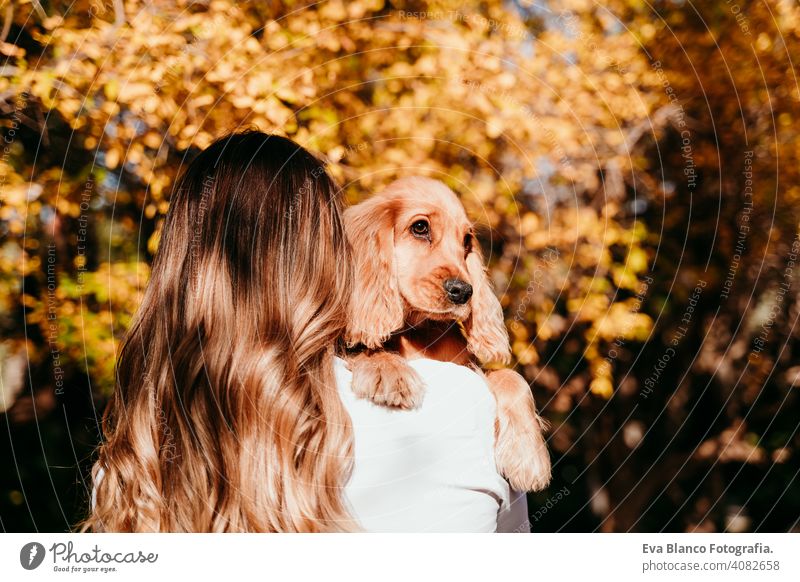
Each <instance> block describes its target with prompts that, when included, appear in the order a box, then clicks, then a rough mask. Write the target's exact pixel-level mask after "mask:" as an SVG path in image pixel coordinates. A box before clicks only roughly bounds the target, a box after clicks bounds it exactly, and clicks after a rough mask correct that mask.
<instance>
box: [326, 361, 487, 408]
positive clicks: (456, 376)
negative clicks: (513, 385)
mask: <svg viewBox="0 0 800 582" xmlns="http://www.w3.org/2000/svg"><path fill="white" fill-rule="evenodd" d="M408 364H409V366H410V367H411V368H412V369H413V370H414V371H415V372H416V373H417V374H418V375H419V377H420V379H421V380H422V382H423V383H424V384H425V399H431V400H434V401H442V400H446V401H449V403H450V406H452V407H458V406H459V405H460V406H468V407H470V408H473V409H475V408H476V407H477V408H478V409H481V410H482V411H484V412H486V413H487V414H490V415H491V416H492V417H494V415H495V408H496V404H495V400H494V398H493V397H492V394H491V392H489V386H488V384H487V383H486V378H485V377H484V376H483V375H482V374H481V373H479V372H478V371H476V370H473V369H472V368H469V367H467V366H461V365H459V364H455V363H452V362H442V361H439V360H431V359H427V358H418V359H414V360H408ZM334 366H335V371H336V379H337V384H338V386H339V389H340V391H345V390H346V391H348V392H349V391H350V382H351V380H352V373H351V372H350V370H349V369H348V365H347V362H346V361H345V360H343V359H342V358H339V357H336V358H335V364H334ZM451 410H452V408H451Z"/></svg>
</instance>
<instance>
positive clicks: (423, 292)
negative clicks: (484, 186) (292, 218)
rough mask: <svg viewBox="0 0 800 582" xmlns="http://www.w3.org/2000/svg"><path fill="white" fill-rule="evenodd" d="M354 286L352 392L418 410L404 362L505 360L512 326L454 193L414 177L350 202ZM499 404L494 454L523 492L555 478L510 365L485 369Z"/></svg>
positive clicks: (540, 424) (415, 382)
mask: <svg viewBox="0 0 800 582" xmlns="http://www.w3.org/2000/svg"><path fill="white" fill-rule="evenodd" d="M345 225H346V230H347V234H348V238H349V239H350V242H351V245H352V247H353V251H354V252H353V255H354V261H355V273H356V275H355V288H354V292H353V297H352V300H351V302H350V307H349V313H348V328H347V332H346V341H347V345H348V347H349V348H350V357H349V362H350V368H351V370H352V372H353V390H354V391H355V392H356V394H357V395H358V396H360V397H362V398H368V399H370V400H372V401H373V402H375V403H377V404H381V405H385V406H393V407H397V408H415V407H417V406H419V405H420V403H421V402H422V398H423V396H424V386H423V383H422V381H421V380H420V378H419V376H418V375H417V373H416V372H415V371H414V369H413V368H411V367H410V366H409V365H408V361H407V358H415V357H425V358H431V359H435V360H442V361H448V362H455V363H457V364H460V365H465V366H470V367H472V368H473V369H474V370H475V371H477V372H478V373H483V372H482V371H481V369H480V367H479V365H480V364H484V365H485V364H489V363H500V364H508V362H509V361H510V360H511V352H510V348H509V339H508V331H507V330H506V328H505V324H504V320H503V311H502V308H501V306H500V302H499V301H498V300H497V297H496V296H495V295H494V292H493V290H492V288H491V285H490V283H489V280H488V278H487V275H486V270H485V268H484V265H483V259H482V257H481V251H480V246H479V245H478V242H477V241H476V240H475V237H474V235H473V232H472V225H471V223H470V221H469V220H468V219H467V215H466V212H465V211H464V207H463V206H462V205H461V203H460V202H459V200H458V198H457V197H456V195H455V194H454V193H453V191H452V190H450V189H449V188H448V187H447V186H445V185H444V184H443V183H442V182H439V181H437V180H432V179H428V178H420V177H410V178H403V179H400V180H397V181H396V182H394V183H392V184H391V185H389V187H387V188H386V189H385V190H384V191H383V192H382V193H381V194H379V195H377V196H373V197H372V198H370V199H368V200H366V201H364V202H362V203H361V204H358V205H356V206H353V207H351V208H349V209H348V210H347V211H346V212H345ZM485 377H486V380H487V383H488V385H489V387H490V389H491V391H492V393H493V394H494V397H495V399H496V401H497V420H496V422H495V460H496V464H497V467H498V470H499V471H500V473H501V474H503V475H504V476H505V477H506V479H508V481H509V483H510V484H511V486H512V487H514V488H515V489H516V490H518V491H535V490H539V489H543V488H544V487H546V486H547V484H548V483H549V481H550V456H549V454H548V452H547V447H546V445H545V440H544V436H543V431H544V428H545V427H544V421H543V420H542V419H541V418H540V417H539V415H538V414H537V412H536V406H535V404H534V401H533V395H532V393H531V389H530V387H529V386H528V384H527V382H526V381H525V380H524V379H523V378H522V376H520V375H519V374H517V373H516V372H514V371H512V370H510V369H500V370H495V371H488V372H485Z"/></svg>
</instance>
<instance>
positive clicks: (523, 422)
mask: <svg viewBox="0 0 800 582" xmlns="http://www.w3.org/2000/svg"><path fill="white" fill-rule="evenodd" d="M500 424H501V426H500V431H499V434H498V436H497V442H496V444H495V462H496V464H497V470H498V471H499V472H500V474H501V475H503V476H504V477H505V478H506V479H507V480H508V482H509V484H511V487H512V488H513V489H514V490H515V491H541V490H542V489H544V488H546V487H547V486H548V485H549V484H550V453H549V452H548V451H547V444H546V443H545V439H544V435H543V431H542V430H541V425H540V424H539V423H538V416H537V417H536V419H531V418H526V419H522V418H514V419H511V420H509V421H508V422H506V424H505V426H503V421H502V420H501V421H500Z"/></svg>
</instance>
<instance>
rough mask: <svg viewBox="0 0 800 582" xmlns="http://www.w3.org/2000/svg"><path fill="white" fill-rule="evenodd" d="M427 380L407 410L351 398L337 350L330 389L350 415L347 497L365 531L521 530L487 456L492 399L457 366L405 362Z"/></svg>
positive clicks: (518, 504) (524, 526)
mask: <svg viewBox="0 0 800 582" xmlns="http://www.w3.org/2000/svg"><path fill="white" fill-rule="evenodd" d="M409 363H410V365H411V366H412V367H413V368H414V369H415V370H416V371H417V373H418V374H419V375H420V377H421V378H422V380H423V382H424V383H425V385H426V391H425V398H424V400H423V402H422V405H421V406H420V407H419V408H418V409H416V410H393V409H389V408H386V407H383V406H378V405H375V404H373V403H372V402H369V401H367V400H364V399H360V398H357V397H356V396H355V394H353V391H352V390H351V387H350V382H351V378H352V375H351V373H350V371H349V370H348V369H347V367H346V364H345V362H344V361H343V360H341V359H339V358H336V360H335V372H336V382H337V386H338V389H339V394H340V396H341V398H342V402H344V405H345V408H346V409H347V411H348V412H349V413H350V417H351V418H352V421H353V436H354V448H355V459H354V468H353V475H352V478H351V480H350V482H349V484H348V485H347V489H346V498H347V500H348V502H349V504H350V509H351V512H352V515H353V516H354V517H355V518H356V520H358V522H359V523H360V524H361V526H362V528H363V529H364V530H366V531H373V532H494V531H499V532H515V531H518V532H527V531H529V526H528V508H527V503H526V500H525V496H524V495H523V494H518V493H516V492H514V491H512V490H511V488H510V487H509V485H508V483H507V482H506V481H505V479H503V477H502V476H500V474H498V472H497V469H496V467H495V462H494V420H495V409H496V405H495V401H494V398H493V396H492V395H491V393H490V392H489V388H488V386H487V385H486V382H485V380H484V379H483V378H482V377H481V376H480V375H478V374H477V373H476V372H474V371H473V370H470V369H469V368H467V367H465V366H459V365H457V364H453V363H449V362H439V361H436V360H428V359H417V360H411V361H410V362H409Z"/></svg>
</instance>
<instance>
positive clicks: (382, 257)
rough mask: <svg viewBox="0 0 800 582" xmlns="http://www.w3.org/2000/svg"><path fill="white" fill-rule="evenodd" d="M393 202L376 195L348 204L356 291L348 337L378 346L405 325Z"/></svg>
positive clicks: (346, 217)
mask: <svg viewBox="0 0 800 582" xmlns="http://www.w3.org/2000/svg"><path fill="white" fill-rule="evenodd" d="M391 210H392V209H391V206H390V204H389V203H387V202H386V201H384V200H381V199H380V198H373V199H370V200H367V201H366V202H362V203H361V204H357V205H356V206H353V207H351V208H348V209H347V210H346V211H345V213H344V220H345V228H346V230H347V237H348V239H349V240H350V246H351V247H352V249H353V263H354V278H355V280H354V282H353V294H352V296H351V297H350V304H349V307H348V318H347V319H348V322H347V330H346V332H345V341H346V342H347V345H348V346H350V347H353V346H356V345H359V344H362V345H364V346H366V347H367V348H370V349H375V348H379V347H380V346H381V344H383V342H385V341H386V340H387V339H389V336H391V334H392V333H393V332H395V331H397V330H398V329H400V328H401V327H402V326H403V321H404V319H405V312H404V309H403V300H402V298H401V296H400V291H399V289H398V285H397V277H396V276H395V272H394V259H393V256H394V224H393V216H392V212H391Z"/></svg>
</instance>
